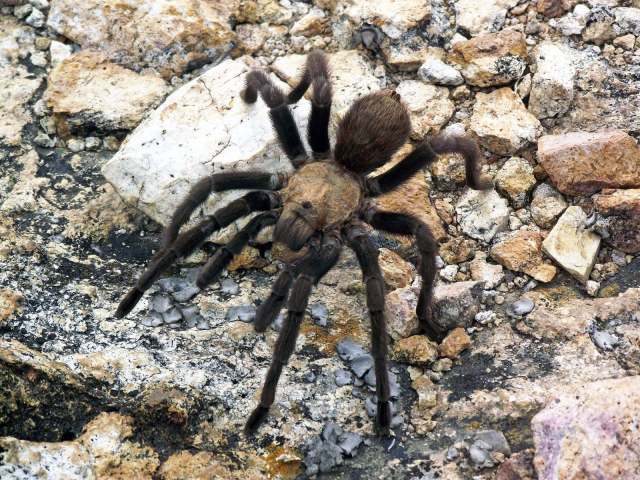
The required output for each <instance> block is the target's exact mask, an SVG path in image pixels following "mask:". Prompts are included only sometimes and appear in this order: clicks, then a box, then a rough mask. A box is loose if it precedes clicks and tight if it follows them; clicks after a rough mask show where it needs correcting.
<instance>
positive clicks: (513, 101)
mask: <svg viewBox="0 0 640 480" xmlns="http://www.w3.org/2000/svg"><path fill="white" fill-rule="evenodd" d="M469 128H470V130H471V132H473V134H475V135H476V137H478V140H479V141H480V143H481V144H482V145H483V146H484V147H486V148H487V149H489V150H491V151H492V152H494V153H497V154H499V155H513V154H514V153H516V152H517V151H518V150H520V149H521V148H523V147H525V146H527V145H528V144H529V143H532V142H535V141H536V139H537V138H538V137H539V136H540V134H541V133H542V126H541V125H540V122H539V121H538V119H537V118H535V117H534V116H533V115H531V114H530V113H529V112H528V111H527V109H526V108H525V106H524V104H523V103H522V100H521V99H520V97H519V96H518V95H517V94H516V93H515V92H514V91H513V90H511V89H510V88H501V89H498V90H495V91H493V92H491V93H478V94H477V95H476V104H475V106H474V109H473V115H472V117H471V119H470V121H469Z"/></svg>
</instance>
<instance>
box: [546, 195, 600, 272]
mask: <svg viewBox="0 0 640 480" xmlns="http://www.w3.org/2000/svg"><path fill="white" fill-rule="evenodd" d="M586 219H587V214H586V213H584V211H583V210H582V208H580V207H569V208H567V209H566V210H565V212H564V214H563V215H562V217H560V219H559V220H558V223H556V226H555V227H553V230H551V232H550V233H549V235H548V236H547V238H545V240H544V242H542V250H543V251H544V253H546V254H547V255H549V256H550V257H551V258H553V260H555V261H556V262H557V263H558V264H559V265H560V266H561V267H562V268H564V269H565V270H566V271H567V272H569V273H570V274H571V275H573V276H574V277H575V278H577V279H578V280H579V281H580V282H582V283H583V284H584V283H586V282H587V280H589V275H590V274H591V269H592V268H593V265H594V263H595V262H596V258H597V256H598V248H599V247H600V237H599V236H598V235H596V234H595V233H593V232H590V231H588V230H586V229H585V220H586Z"/></svg>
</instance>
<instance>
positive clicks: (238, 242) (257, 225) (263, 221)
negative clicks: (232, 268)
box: [196, 210, 280, 289]
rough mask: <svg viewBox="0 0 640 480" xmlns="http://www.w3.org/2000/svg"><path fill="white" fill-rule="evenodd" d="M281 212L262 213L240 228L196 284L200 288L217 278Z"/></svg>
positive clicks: (209, 262) (205, 268)
mask: <svg viewBox="0 0 640 480" xmlns="http://www.w3.org/2000/svg"><path fill="white" fill-rule="evenodd" d="M279 216H280V213H279V212H277V211H275V210H274V211H271V212H266V213H262V214H260V215H258V216H256V217H254V218H252V219H251V220H250V221H249V223H247V225H246V226H245V227H244V228H243V229H242V230H240V231H239V232H238V233H237V234H236V235H235V236H234V237H233V238H232V239H231V240H230V241H229V243H227V244H226V245H223V246H221V247H220V248H219V249H218V250H216V252H215V253H214V254H213V256H212V257H211V258H210V259H209V261H208V262H207V263H206V264H205V266H204V267H202V270H201V271H200V273H199V274H198V278H197V279H196V285H197V286H198V288H200V289H204V288H206V286H207V285H209V284H210V283H211V282H214V281H215V280H217V278H218V276H219V275H220V272H222V270H223V269H224V268H225V267H226V266H227V265H229V262H231V260H232V259H233V257H234V256H235V255H237V254H239V253H240V252H241V251H242V249H243V248H244V247H245V246H246V245H247V244H248V243H249V241H250V240H251V239H252V238H253V237H255V236H256V235H257V234H258V233H260V230H262V229H263V228H264V227H267V226H269V225H273V224H274V223H276V222H277V221H278V217H279Z"/></svg>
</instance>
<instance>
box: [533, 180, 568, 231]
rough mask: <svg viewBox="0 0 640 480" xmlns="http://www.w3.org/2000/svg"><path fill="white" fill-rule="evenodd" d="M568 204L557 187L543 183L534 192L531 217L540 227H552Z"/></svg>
mask: <svg viewBox="0 0 640 480" xmlns="http://www.w3.org/2000/svg"><path fill="white" fill-rule="evenodd" d="M567 206H568V205H567V202H565V200H564V198H563V197H562V195H561V194H560V193H559V192H558V191H557V190H556V189H554V188H553V187H552V186H550V185H549V184H547V183H543V184H541V185H539V186H538V187H537V188H536V189H535V190H534V192H533V200H532V201H531V207H530V208H531V217H532V218H533V221H534V222H536V224H537V225H538V226H539V227H540V228H545V229H551V228H552V227H553V226H554V225H555V223H556V220H557V219H558V217H559V216H560V215H562V212H564V211H565V210H566V208H567Z"/></svg>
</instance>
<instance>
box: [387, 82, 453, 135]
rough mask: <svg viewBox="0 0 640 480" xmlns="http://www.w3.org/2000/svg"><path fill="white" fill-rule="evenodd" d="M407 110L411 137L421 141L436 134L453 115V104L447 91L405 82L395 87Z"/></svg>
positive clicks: (419, 83)
mask: <svg viewBox="0 0 640 480" xmlns="http://www.w3.org/2000/svg"><path fill="white" fill-rule="evenodd" d="M396 92H397V93H398V94H399V95H400V97H402V99H403V100H404V102H405V104H406V105H407V107H408V108H409V114H410V115H411V124H412V127H413V133H412V137H413V138H415V139H422V138H423V137H424V136H426V135H427V134H429V133H437V132H439V131H440V129H441V128H442V126H443V125H445V124H446V123H447V122H448V121H449V120H450V119H451V116H452V115H453V111H454V104H453V102H452V101H451V100H450V99H449V90H448V89H447V88H445V87H436V86H433V85H429V84H425V83H423V82H420V81H418V80H405V81H403V82H401V83H400V84H399V85H398V86H397V87H396Z"/></svg>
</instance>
